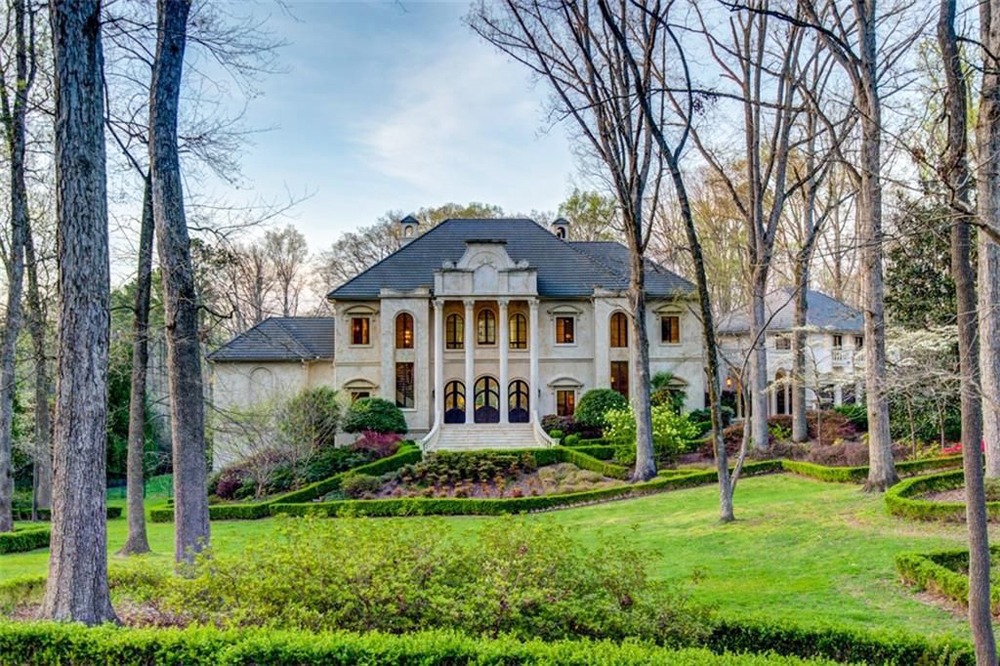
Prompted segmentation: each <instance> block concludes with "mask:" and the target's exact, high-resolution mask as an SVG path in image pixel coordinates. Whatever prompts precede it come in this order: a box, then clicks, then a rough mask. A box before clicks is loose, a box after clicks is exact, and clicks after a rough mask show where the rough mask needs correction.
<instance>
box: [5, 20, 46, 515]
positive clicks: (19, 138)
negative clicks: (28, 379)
mask: <svg viewBox="0 0 1000 666" xmlns="http://www.w3.org/2000/svg"><path fill="white" fill-rule="evenodd" d="M11 18H12V17H11V15H10V12H8V13H7V20H8V21H10V20H11ZM13 21H14V26H13V30H14V48H13V53H14V61H15V63H14V81H13V82H11V83H9V82H8V80H7V77H8V75H9V74H8V71H7V66H6V65H7V64H6V63H2V64H0V122H2V123H3V129H4V138H5V139H6V142H7V149H8V151H9V153H10V225H11V230H10V253H9V256H8V257H5V263H6V267H7V311H6V313H5V315H4V325H3V334H2V336H0V532H9V531H11V530H13V529H14V519H13V514H12V511H11V502H12V500H13V493H14V477H13V470H12V468H11V452H12V446H11V428H12V422H13V418H14V392H15V390H16V387H15V384H14V371H15V367H14V361H15V358H14V357H15V354H16V353H17V349H16V347H17V336H18V334H19V333H20V331H21V318H22V313H21V310H22V304H21V294H22V290H23V284H24V245H25V237H26V236H27V234H28V186H27V183H26V182H25V171H26V135H27V125H28V94H29V92H30V90H31V86H32V84H33V83H34V80H35V72H36V71H37V65H36V59H35V11H34V9H33V8H32V6H31V5H29V4H28V3H27V2H26V0H14V2H13ZM9 31H10V25H8V26H7V34H9ZM12 98H13V99H12Z"/></svg>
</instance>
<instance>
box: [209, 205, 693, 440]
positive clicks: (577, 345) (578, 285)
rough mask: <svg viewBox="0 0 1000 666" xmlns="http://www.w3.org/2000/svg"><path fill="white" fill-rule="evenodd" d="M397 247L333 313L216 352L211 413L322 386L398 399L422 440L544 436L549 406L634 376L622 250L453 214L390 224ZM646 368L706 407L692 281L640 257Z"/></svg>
mask: <svg viewBox="0 0 1000 666" xmlns="http://www.w3.org/2000/svg"><path fill="white" fill-rule="evenodd" d="M400 225H402V230H401V235H402V237H403V238H404V239H405V240H406V242H405V244H404V245H403V247H402V248H401V249H399V250H398V251H396V252H395V253H393V254H392V255H390V256H388V257H387V258H386V259H384V260H383V261H381V262H379V263H378V264H376V265H375V266H373V267H371V268H370V269H368V270H367V271H365V272H363V273H361V274H360V275H358V276H357V277H355V278H354V279H352V280H350V281H349V282H347V283H345V284H343V285H341V286H339V287H337V288H335V289H333V291H331V292H330V293H329V294H328V296H327V298H328V299H329V302H330V304H331V306H332V309H333V313H334V316H333V317H328V318H327V317H313V318H309V317H292V318H271V319H268V320H266V321H264V322H262V323H261V324H259V325H258V326H256V327H254V328H253V329H250V330H249V331H247V332H245V333H243V334H242V335H239V336H237V337H236V338H234V339H233V340H232V341H230V342H229V343H228V344H226V345H224V346H223V347H221V348H220V349H218V350H217V351H216V352H214V353H213V354H212V355H210V357H209V358H210V359H211V361H212V365H213V369H214V376H213V382H214V383H213V394H214V399H215V402H216V404H217V405H218V406H219V407H220V408H221V409H226V408H227V407H237V406H246V405H249V404H252V403H253V402H254V401H258V400H264V399H267V398H268V397H271V396H274V395H275V394H279V395H280V394H287V395H291V394H293V393H294V392H296V391H298V390H300V389H302V388H305V387H312V386H321V385H327V386H332V387H334V388H335V389H337V390H338V391H340V392H341V394H342V395H344V396H345V397H348V398H350V399H357V398H361V397H369V396H378V397H382V398H385V399H387V400H391V401H393V402H395V404H396V405H398V406H399V407H400V408H401V409H402V410H403V413H404V414H405V416H406V420H407V424H408V426H409V428H410V431H411V436H412V437H415V438H417V439H420V440H421V443H422V445H423V446H424V447H425V449H426V450H433V449H438V448H476V447H485V446H489V447H502V446H546V445H549V444H550V443H551V442H550V440H549V439H548V437H547V435H545V433H544V432H543V431H542V429H541V427H540V426H539V420H540V418H541V416H543V415H545V414H572V413H573V410H574V407H575V405H576V403H577V401H578V400H579V398H580V396H581V394H582V393H583V392H584V391H586V390H588V389H590V388H594V387H611V388H614V389H616V390H618V391H621V392H622V393H624V394H628V392H629V391H630V386H631V384H630V380H631V378H632V377H633V372H632V369H631V368H630V367H629V345H631V344H633V341H632V340H631V339H630V338H631V335H630V331H629V327H628V318H627V314H626V310H627V303H626V299H625V288H626V286H627V283H628V276H629V265H628V250H627V249H626V248H625V247H624V246H622V245H621V244H619V243H614V242H582V241H574V240H572V239H571V230H570V224H569V223H568V222H567V221H566V220H562V219H560V220H556V221H555V222H554V223H553V224H552V225H551V228H550V229H545V228H544V227H542V226H540V225H539V224H537V223H536V222H534V221H532V220H528V219H498V220H493V219H491V220H478V219H452V220H447V221H445V222H443V223H441V224H440V225H438V226H436V227H434V228H432V229H430V230H428V231H427V232H426V233H422V234H421V233H420V228H419V222H418V221H417V220H416V219H414V218H413V217H407V218H405V219H403V220H401V221H400ZM645 271H646V274H645V279H646V286H647V299H648V300H647V311H646V318H647V326H648V330H649V332H650V344H649V352H650V365H651V372H653V373H656V372H659V371H666V372H669V373H671V374H672V375H673V376H674V377H675V381H676V382H678V383H679V384H683V387H684V389H685V390H686V393H687V403H686V407H687V408H688V409H694V408H699V407H702V406H704V376H703V354H702V351H703V346H702V338H701V330H700V326H701V324H700V321H699V319H698V318H697V317H696V316H695V314H694V311H693V309H692V307H690V306H691V302H692V301H691V299H692V298H693V292H694V288H693V286H692V285H691V284H690V283H689V282H687V281H686V280H684V279H682V278H680V277H678V276H677V275H676V274H674V273H672V272H670V271H668V270H666V269H665V268H663V267H662V266H659V265H657V264H655V263H653V262H647V264H646V268H645Z"/></svg>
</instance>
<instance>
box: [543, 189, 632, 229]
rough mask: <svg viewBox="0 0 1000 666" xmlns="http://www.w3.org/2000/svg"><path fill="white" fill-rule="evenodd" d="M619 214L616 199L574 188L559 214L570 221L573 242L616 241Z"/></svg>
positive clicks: (560, 208) (560, 205)
mask: <svg viewBox="0 0 1000 666" xmlns="http://www.w3.org/2000/svg"><path fill="white" fill-rule="evenodd" d="M617 213H618V204H617V203H616V202H615V199H614V197H609V196H606V195H604V194H601V193H600V192H595V191H589V190H581V189H580V188H578V187H574V188H573V191H572V192H571V193H570V195H569V196H568V197H566V200H565V201H563V202H562V203H561V204H559V212H558V213H557V214H558V215H559V217H565V218H567V219H568V220H569V221H570V224H571V225H572V227H571V232H570V233H571V236H572V239H573V240H579V241H609V240H615V234H614V227H615V222H616V216H617Z"/></svg>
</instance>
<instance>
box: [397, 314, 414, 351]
mask: <svg viewBox="0 0 1000 666" xmlns="http://www.w3.org/2000/svg"><path fill="white" fill-rule="evenodd" d="M396 349H413V315H411V314H410V313H408V312H400V313H399V314H398V315H396Z"/></svg>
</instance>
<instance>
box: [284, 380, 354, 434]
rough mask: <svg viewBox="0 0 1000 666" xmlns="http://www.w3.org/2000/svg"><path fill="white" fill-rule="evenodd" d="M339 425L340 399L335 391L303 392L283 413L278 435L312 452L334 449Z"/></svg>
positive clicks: (326, 388) (329, 389)
mask: <svg viewBox="0 0 1000 666" xmlns="http://www.w3.org/2000/svg"><path fill="white" fill-rule="evenodd" d="M339 422H340V398H339V396H338V395H337V392H336V391H335V390H333V389H332V388H329V387H326V386H320V387H317V388H312V389H304V390H302V391H301V392H300V393H299V394H298V395H295V396H293V397H292V398H291V399H290V400H289V401H288V402H286V403H285V404H284V405H283V406H282V407H281V410H280V416H279V419H278V429H279V431H280V432H281V433H282V434H283V435H284V436H285V437H286V438H288V439H291V440H295V441H296V442H298V443H302V444H303V445H305V446H307V447H308V448H310V449H313V450H315V449H321V448H327V447H332V446H333V445H334V440H335V439H336V436H337V426H338V424H339Z"/></svg>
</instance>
